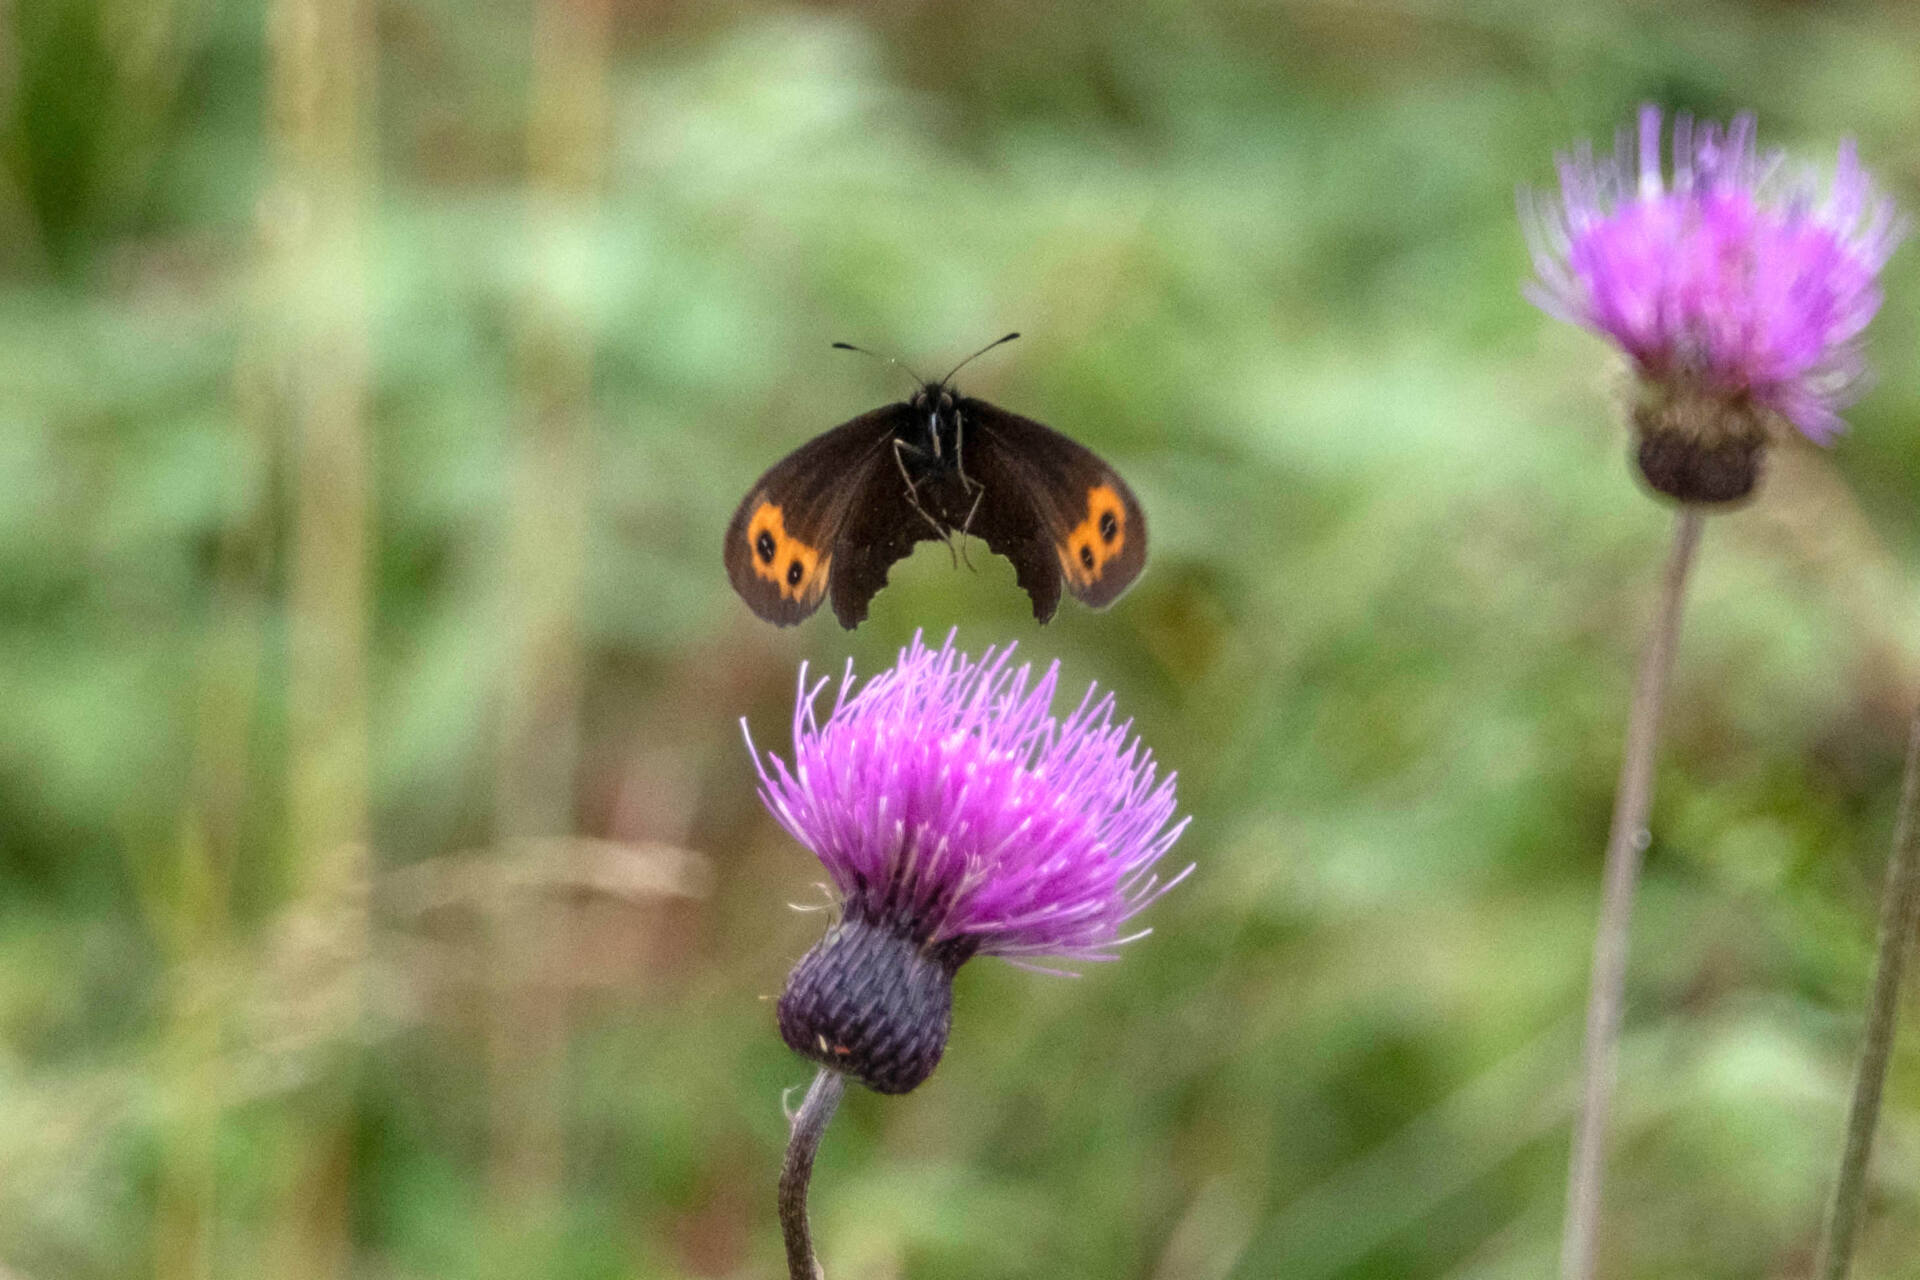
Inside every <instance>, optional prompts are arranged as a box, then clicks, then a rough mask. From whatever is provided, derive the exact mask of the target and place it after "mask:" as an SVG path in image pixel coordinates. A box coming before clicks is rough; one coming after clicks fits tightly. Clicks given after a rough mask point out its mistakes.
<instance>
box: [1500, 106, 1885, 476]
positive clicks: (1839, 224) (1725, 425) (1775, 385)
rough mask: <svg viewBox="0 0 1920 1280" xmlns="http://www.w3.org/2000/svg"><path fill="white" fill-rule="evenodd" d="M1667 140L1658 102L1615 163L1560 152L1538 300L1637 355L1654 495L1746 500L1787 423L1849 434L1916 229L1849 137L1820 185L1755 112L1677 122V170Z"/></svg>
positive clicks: (1528, 212)
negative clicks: (1869, 347) (1767, 443)
mask: <svg viewBox="0 0 1920 1280" xmlns="http://www.w3.org/2000/svg"><path fill="white" fill-rule="evenodd" d="M1661 136H1662V121H1661V113H1660V109H1659V108H1658V107H1654V106H1646V107H1643V108H1641V111H1640V120H1639V131H1638V149H1637V153H1636V150H1635V145H1634V142H1635V140H1634V138H1633V137H1632V136H1630V134H1629V133H1628V131H1627V130H1624V129H1623V130H1622V131H1621V134H1620V137H1619V139H1618V142H1617V144H1616V148H1615V151H1614V153H1613V155H1612V156H1610V157H1608V158H1607V159H1605V160H1596V159H1595V158H1594V155H1593V153H1592V149H1591V148H1590V147H1589V146H1587V145H1585V144H1582V145H1581V146H1580V147H1579V148H1577V149H1576V150H1575V151H1574V153H1573V154H1572V155H1570V156H1568V155H1563V156H1561V157H1560V160H1559V170H1560V198H1559V200H1558V201H1553V200H1550V199H1547V198H1546V197H1544V196H1540V195H1538V194H1536V193H1528V192H1523V193H1522V195H1521V217H1522V221H1523V223H1524V225H1525V227H1526V230H1527V236H1528V241H1529V244H1530V246H1531V248H1532V251H1533V263H1534V271H1535V273H1536V278H1535V280H1533V281H1532V282H1531V283H1529V285H1528V286H1527V289H1526V294H1527V297H1528V298H1529V299H1531V300H1532V301H1533V302H1534V303H1535V304H1536V305H1538V306H1539V307H1541V308H1542V309H1543V310H1545V311H1547V312H1548V313H1550V314H1552V315H1555V316H1558V317H1560V318H1561V319H1564V320H1568V321H1571V322H1572V323H1574V324H1578V325H1581V326H1583V327H1585V328H1587V329H1591V330H1593V331H1594V332H1595V333H1598V334H1600V335H1601V336H1603V337H1605V338H1608V339H1609V340H1611V341H1612V342H1614V343H1615V344H1616V345H1618V346H1619V347H1620V349H1621V350H1623V351H1624V352H1625V353H1626V354H1627V355H1628V357H1630V358H1631V360H1632V361H1633V364H1634V366H1635V369H1636V371H1637V372H1638V373H1639V375H1640V377H1641V379H1642V381H1643V383H1644V384H1645V386H1646V390H1647V397H1646V400H1645V402H1644V403H1643V404H1642V405H1641V406H1640V407H1639V408H1637V409H1636V411H1635V423H1636V426H1638V427H1639V428H1640V430H1641V433H1642V450H1641V462H1642V468H1643V470H1647V469H1648V462H1649V457H1648V449H1647V448H1646V444H1647V437H1649V436H1652V437H1655V438H1656V442H1655V443H1656V447H1655V448H1654V450H1653V453H1654V455H1655V457H1654V458H1653V459H1652V461H1653V462H1654V464H1655V465H1654V467H1653V469H1651V470H1648V478H1649V480H1651V481H1653V483H1654V484H1655V487H1657V488H1662V489H1663V491H1666V492H1669V493H1672V494H1673V495H1674V496H1676V497H1681V498H1682V499H1683V500H1690V501H1719V500H1726V499H1729V498H1737V497H1741V496H1744V494H1745V493H1746V492H1747V490H1749V489H1751V487H1752V483H1753V480H1754V477H1755V474H1756V471H1755V469H1756V468H1757V465H1758V456H1759V449H1760V447H1761V445H1762V444H1763V443H1764V440H1765V437H1766V434H1767V428H1768V427H1769V426H1770V424H1771V423H1773V422H1774V421H1784V422H1786V423H1790V424H1792V426H1794V427H1796V428H1798V430H1799V431H1800V433H1801V434H1803V435H1805V436H1806V437H1807V438H1808V439H1810V440H1813V441H1814V442H1816V443H1819V444H1826V443H1828V442H1830V441H1831V440H1832V439H1833V437H1834V436H1835V435H1837V434H1838V433H1839V432H1840V431H1841V430H1842V429H1843V427H1844V425H1845V424H1844V423H1843V422H1842V421H1841V419H1840V416H1839V411H1840V410H1841V409H1843V408H1845V407H1846V406H1847V405H1849V404H1851V403H1852V402H1853V401H1854V400H1855V399H1856V398H1857V397H1858V395H1859V392H1860V390H1861V388H1862V385H1863V383H1864V380H1865V377H1866V372H1867V369H1866V363H1865V360H1864V359H1863V357H1862V355H1861V350H1860V338H1861V333H1862V331H1863V330H1864V329H1865V328H1866V326H1867V322H1868V321H1869V320H1871V319H1872V318H1873V314H1874V312H1875V311H1876V310H1878V309H1879V306H1880V288H1879V282H1878V281H1879V273H1880V269H1881V267H1882V266H1883V265H1884V264H1885V262H1886V260H1887V257H1888V255H1890V254H1891V253H1892V252H1893V249H1894V246H1895V245H1896V244H1897V243H1898V242H1899V240H1900V238H1901V236H1902V234H1903V233H1904V230H1905V227H1904V223H1903V222H1902V220H1901V219H1900V218H1899V217H1898V216H1897V215H1896V214H1895V211H1894V208H1893V204H1892V202H1891V201H1889V200H1887V199H1886V198H1884V197H1883V196H1881V195H1880V194H1879V193H1878V192H1877V190H1876V188H1875V186H1874V184H1873V181H1872V179H1871V178H1870V177H1869V176H1868V175H1867V174H1866V172H1865V171H1864V170H1862V169H1861V168H1860V164H1859V161H1858V159H1857V158H1856V156H1855V154H1854V147H1853V144H1852V143H1851V142H1845V143H1842V144H1841V146H1840V151H1839V160H1838V163H1837V165H1836V168H1835V172H1834V176H1833V178H1832V180H1831V181H1830V182H1828V183H1825V184H1822V183H1820V182H1818V181H1816V180H1815V179H1814V178H1813V177H1812V176H1810V175H1808V174H1807V173H1805V172H1798V171H1789V170H1788V168H1787V166H1786V165H1785V163H1784V161H1783V158H1782V156H1781V155H1780V153H1778V152H1775V151H1764V152H1763V151H1760V150H1758V149H1757V147H1756V145H1755V141H1754V120H1753V117H1752V116H1751V115H1743V116H1740V117H1738V118H1737V119H1735V120H1734V122H1733V124H1732V125H1731V127H1729V128H1725V129H1722V128H1721V127H1720V126H1719V125H1717V124H1713V123H1706V122H1702V123H1699V124H1696V123H1695V122H1693V121H1692V120H1691V119H1689V118H1688V117H1686V116H1684V115H1681V116H1677V117H1675V119H1674V121H1673V129H1672V144H1671V146H1672V150H1671V155H1672V161H1671V174H1668V173H1666V172H1664V171H1663V166H1662V163H1661V151H1662V148H1661ZM1665 437H1671V438H1665ZM1683 445H1685V446H1687V448H1683V447H1682V446H1683ZM1689 449H1691V452H1689V451H1688V450H1689ZM1743 460H1744V461H1743ZM1746 462H1750V463H1751V464H1752V465H1751V466H1746V465H1745V463H1746ZM1743 466H1744V467H1745V472H1746V474H1745V477H1744V479H1745V486H1744V487H1741V485H1740V481H1741V479H1742V474H1741V473H1742V469H1743ZM1695 472H1699V473H1700V474H1694V473H1695ZM1663 476H1664V477H1665V478H1668V479H1670V480H1671V481H1672V482H1673V484H1674V486H1675V487H1673V488H1669V487H1667V486H1666V485H1663V484H1662V483H1661V480H1662V478H1663ZM1676 489H1677V490H1679V491H1676ZM1729 489H1738V490H1739V491H1738V492H1727V490H1729ZM1703 490H1704V491H1703Z"/></svg>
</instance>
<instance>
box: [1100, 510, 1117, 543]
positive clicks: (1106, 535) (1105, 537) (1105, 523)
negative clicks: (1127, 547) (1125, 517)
mask: <svg viewBox="0 0 1920 1280" xmlns="http://www.w3.org/2000/svg"><path fill="white" fill-rule="evenodd" d="M1119 536H1120V524H1119V522H1118V521H1116V520H1115V519H1114V518H1113V512H1111V511H1102V512H1101V513H1100V540H1101V541H1102V542H1112V541H1113V540H1114V539H1115V538H1117V537H1119Z"/></svg>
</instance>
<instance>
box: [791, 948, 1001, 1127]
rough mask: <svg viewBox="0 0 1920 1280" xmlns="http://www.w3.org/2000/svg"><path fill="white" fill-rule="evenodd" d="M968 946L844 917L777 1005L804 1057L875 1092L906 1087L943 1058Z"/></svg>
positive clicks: (810, 955) (803, 964)
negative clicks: (931, 941)
mask: <svg viewBox="0 0 1920 1280" xmlns="http://www.w3.org/2000/svg"><path fill="white" fill-rule="evenodd" d="M970 954H971V950H970V949H967V948H964V947H956V946H954V945H952V944H947V945H944V946H934V947H928V946H926V945H924V944H922V943H919V942H916V941H914V940H913V939H912V938H910V937H907V936H905V935H903V934H901V933H898V932H896V931H894V930H891V929H887V928H884V927H882V926H879V925H875V924H872V923H870V922H868V921H865V920H860V919H857V918H854V917H851V916H850V917H848V918H846V919H844V920H841V921H839V922H837V923H836V924H835V925H834V926H833V928H831V929H829V930H828V931H827V936H826V937H824V938H822V939H821V940H820V941H819V943H818V944H816V945H815V946H814V948H813V950H811V951H809V952H807V954H806V955H805V956H803V957H801V960H800V963H799V964H797V965H795V966H794V970H793V972H792V974H790V975H789V976H788V978H787V987H786V990H785V991H783V992H782V993H781V995H780V1002H779V1004H778V1006H777V1013H778V1016H779V1020H780V1037H781V1039H783V1040H785V1041H786V1042H787V1047H788V1048H790V1049H792V1050H793V1051H794V1052H795V1053H797V1054H800V1055H801V1056H802V1057H805V1058H810V1059H812V1060H813V1061H815V1062H817V1063H819V1064H821V1065H822V1066H825V1067H831V1068H832V1069H833V1070H835V1071H838V1072H841V1073H843V1074H845V1075H850V1076H852V1077H853V1078H854V1079H856V1080H858V1081H860V1082H861V1083H862V1084H864V1085H866V1086H867V1087H868V1088H869V1089H872V1090H874V1091H875V1092H878V1093H905V1092H907V1091H908V1090H909V1089H912V1088H913V1087H914V1086H916V1085H918V1084H919V1083H920V1082H921V1081H923V1080H925V1079H926V1078H927V1077H928V1076H929V1075H931V1074H933V1069H934V1067H936V1066H938V1065H939V1063H940V1055H941V1054H942V1053H944V1052H945V1051H946V1047H947V1032H948V1030H949V1029H950V1028H951V1026H952V1025H953V975H954V971H955V970H957V969H958V968H959V967H960V965H961V963H962V962H963V961H965V960H966V959H967V957H968V955H970Z"/></svg>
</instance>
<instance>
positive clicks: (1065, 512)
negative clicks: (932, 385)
mask: <svg viewBox="0 0 1920 1280" xmlns="http://www.w3.org/2000/svg"><path fill="white" fill-rule="evenodd" d="M960 413H961V419H962V421H963V422H964V423H965V424H966V435H965V437H964V440H963V444H962V454H961V458H962V465H963V466H964V467H965V469H966V471H967V473H968V474H969V475H970V476H972V478H973V479H974V480H976V481H978V482H979V483H980V484H981V485H982V486H984V487H985V490H986V493H985V495H984V496H983V497H982V498H981V500H980V505H979V508H978V510H976V511H975V513H974V518H973V522H972V524H971V526H969V532H971V533H975V534H978V535H979V536H980V537H981V538H983V539H985V541H986V544H987V546H988V547H990V548H991V549H992V550H993V551H995V552H996V553H998V554H1000V555H1003V556H1005V557H1006V558H1007V559H1009V560H1011V561H1013V568H1014V573H1015V575H1016V576H1017V577H1018V578H1019V580H1020V585H1021V586H1022V587H1023V588H1025V590H1026V592H1027V594H1028V595H1029V596H1031V597H1032V598H1033V616H1034V617H1035V618H1037V619H1039V620H1040V621H1041V622H1045V621H1047V620H1048V619H1049V618H1051V617H1052V616H1053V614H1054V610H1055V609H1056V608H1057V607H1058V606H1059V603H1060V588H1061V586H1062V585H1063V584H1064V585H1065V587H1066V589H1067V590H1068V591H1070V592H1072V593H1073V595H1074V596H1075V597H1076V598H1077V599H1080V600H1083V601H1085V602H1086V603H1087V604H1089V605H1091V606H1093V607H1094V608H1096V609H1102V608H1105V607H1106V606H1107V605H1110V604H1112V603H1113V602H1114V601H1115V600H1118V599H1119V598H1120V596H1121V594H1122V593H1123V592H1125V591H1126V589H1127V588H1128V587H1129V586H1131V585H1133V580H1134V579H1135V578H1137V577H1139V576H1140V571H1141V570H1142V569H1144V568H1145V567H1146V564H1147V517H1146V513H1145V512H1143V511H1142V510H1141V509H1140V503H1139V501H1138V500H1137V499H1135V498H1134V496H1133V490H1131V489H1129V488H1128V487H1127V483H1126V481H1124V480H1122V479H1121V478H1120V475H1119V473H1118V472H1116V471H1115V470H1114V469H1113V468H1112V467H1110V466H1108V465H1107V464H1106V463H1105V462H1104V461H1102V460H1101V458H1100V456H1099V455H1098V454H1096V453H1094V452H1093V450H1091V449H1089V448H1087V447H1086V446H1085V445H1082V444H1080V443H1078V442H1076V441H1074V440H1070V439H1068V438H1067V437H1066V436H1063V435H1061V434H1060V433H1059V432H1058V431H1055V430H1053V429H1052V428H1051V427H1047V426H1044V425H1042V424H1041V423H1038V422H1035V421H1034V420H1033V419H1031V418H1023V417H1021V416H1020V415H1019V414H1017V413H1008V412H1007V411H1006V410H1005V409H1001V408H998V407H997V406H994V405H991V404H988V403H987V402H986V401H984V400H972V399H967V400H962V401H961V402H960Z"/></svg>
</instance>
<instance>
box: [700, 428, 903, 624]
mask: <svg viewBox="0 0 1920 1280" xmlns="http://www.w3.org/2000/svg"><path fill="white" fill-rule="evenodd" d="M906 412H907V406H906V405H904V404H892V405H887V406H886V407H884V408H880V409H875V410H874V411H873V412H872V413H865V414H862V415H860V416H859V417H857V418H855V419H853V420H852V421H851V422H844V423H842V424H840V425H839V426H837V427H835V428H834V429H833V430H831V431H828V432H826V433H824V434H822V435H818V436H815V437H814V438H813V439H812V440H809V441H808V442H807V443H805V444H803V445H801V446H800V447H799V448H798V449H795V450H794V451H793V452H792V453H790V454H788V455H787V456H786V457H784V458H782V459H780V461H778V462H776V463H774V464H773V465H772V466H771V467H769V468H767V471H766V474H765V475H762V476H761V477H760V478H759V479H758V480H756V481H755V482H754V484H753V487H752V488H750V489H748V490H747V496H746V497H745V498H743V499H741V501H740V506H739V508H738V509H737V510H735V511H734V513H733V519H732V520H731V521H729V522H728V524H727V537H726V544H725V548H724V553H723V554H724V558H725V560H726V565H727V577H728V579H729V580H730V581H731V582H732V583H733V589H734V590H735V591H737V592H739V593H740V598H741V599H743V600H745V601H746V602H747V605H748V606H749V607H750V608H751V609H752V610H753V611H754V612H755V613H757V614H759V615H760V616H761V617H762V618H765V619H766V620H767V621H768V622H771V623H773V624H774V625H776V626H782V627H788V626H792V625H793V624H794V623H796V622H799V621H800V620H801V619H803V618H805V617H807V615H809V614H811V613H812V612H813V611H814V610H815V609H817V608H819V607H820V601H821V600H822V599H824V598H825V597H826V592H827V585H828V583H829V582H830V581H832V580H833V579H835V578H836V577H838V576H839V574H840V573H841V572H842V570H843V567H842V566H840V565H837V564H835V563H834V561H835V559H836V545H837V544H838V543H839V542H840V540H841V533H842V531H843V530H844V529H845V527H846V525H847V523H848V520H849V518H850V517H851V516H852V514H853V513H854V511H855V508H856V506H857V503H858V499H859V498H860V495H861V493H862V491H863V490H865V489H866V488H868V487H869V484H870V481H871V478H872V476H873V474H874V473H875V472H876V471H877V470H878V469H879V467H880V466H881V465H883V464H884V465H885V466H886V467H887V468H888V470H889V471H891V470H892V468H893V461H892V458H891V457H890V456H889V453H888V447H889V445H890V444H891V442H892V439H893V433H894V429H895V427H896V426H897V425H898V424H899V423H900V422H901V421H903V420H904V416H905V414H906ZM883 580H884V575H883ZM868 594H871V592H869V593H868ZM837 600H838V593H836V605H835V610H836V612H838V603H837ZM842 620H843V621H844V615H843V618H842ZM849 625H851V624H849Z"/></svg>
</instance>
